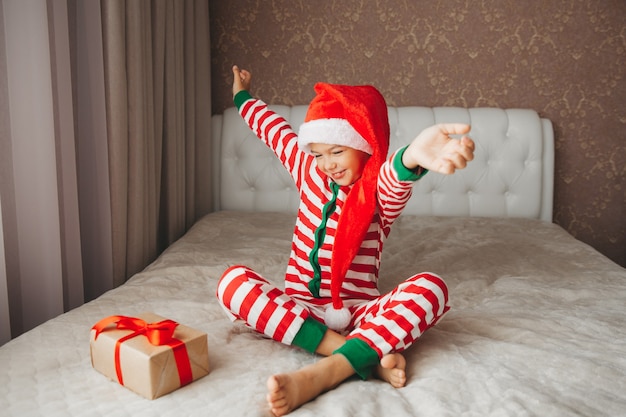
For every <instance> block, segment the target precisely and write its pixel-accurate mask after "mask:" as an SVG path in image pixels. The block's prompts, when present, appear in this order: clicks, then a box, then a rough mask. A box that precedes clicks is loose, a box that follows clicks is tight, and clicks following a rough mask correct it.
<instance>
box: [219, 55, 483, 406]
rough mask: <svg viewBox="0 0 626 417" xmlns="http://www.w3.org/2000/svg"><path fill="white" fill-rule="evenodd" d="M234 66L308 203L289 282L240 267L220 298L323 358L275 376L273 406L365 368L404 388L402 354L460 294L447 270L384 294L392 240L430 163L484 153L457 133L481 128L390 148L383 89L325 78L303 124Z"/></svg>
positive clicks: (238, 96)
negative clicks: (452, 295) (264, 97)
mask: <svg viewBox="0 0 626 417" xmlns="http://www.w3.org/2000/svg"><path fill="white" fill-rule="evenodd" d="M233 76H234V81H233V97H234V102H235V105H236V106H237V107H238V109H239V112H240V113H241V115H242V117H243V118H244V120H245V121H246V122H247V123H248V125H249V126H250V128H251V129H252V130H253V131H254V132H255V133H256V134H257V136H259V138H260V139H261V140H262V141H264V142H265V143H266V144H267V145H268V146H269V147H270V148H271V149H272V150H273V151H274V153H275V154H276V156H277V157H278V158H279V159H280V161H281V162H282V163H283V165H284V166H285V168H286V169H287V170H288V171H289V172H290V174H291V175H292V177H293V179H294V181H295V183H296V185H297V187H298V190H299V192H300V197H301V202H300V206H299V209H298V214H297V218H296V225H295V230H294V236H293V242H292V249H291V256H290V260H289V263H288V266H287V272H286V277H285V290H284V291H283V290H280V289H279V288H276V287H275V286H274V285H272V284H271V283H269V282H268V281H267V280H265V279H264V278H263V277H261V276H260V275H259V274H257V273H256V272H254V271H253V270H251V269H250V268H248V267H245V266H233V267H231V268H229V269H228V270H227V271H225V272H224V274H223V276H222V278H221V279H220V282H219V284H218V288H217V297H218V299H219V301H220V303H221V304H222V306H223V307H224V309H225V310H226V311H227V313H228V314H229V316H230V317H231V318H232V319H233V320H236V319H240V320H243V321H244V322H245V323H246V324H247V325H248V326H250V327H251V328H253V329H255V330H256V331H258V332H260V333H263V334H265V335H267V336H269V337H271V338H273V339H274V340H277V341H280V342H282V343H285V344H287V345H295V346H298V347H300V348H303V349H305V350H307V351H309V352H314V353H317V354H319V355H322V356H323V358H322V359H320V360H319V361H318V362H316V363H314V364H312V365H308V366H306V367H304V368H302V369H300V370H297V371H295V372H291V373H287V374H278V375H273V376H271V377H270V378H269V379H268V381H267V389H268V394H267V401H268V404H269V407H270V409H271V411H272V413H273V414H274V415H276V416H282V415H285V414H287V413H289V412H291V411H292V410H294V409H295V408H297V407H299V406H300V405H302V404H304V403H306V402H308V401H310V400H312V399H314V398H315V397H317V396H318V395H319V394H321V393H323V392H324V391H327V390H329V389H331V388H333V387H335V386H337V385H338V384H340V383H341V382H342V381H344V380H345V379H347V378H349V377H351V376H352V375H354V374H357V375H358V376H359V377H361V378H362V379H366V378H367V377H368V376H370V375H371V374H372V373H373V374H374V375H375V376H377V377H378V378H380V379H382V380H384V381H387V382H389V383H390V384H391V385H392V386H394V387H402V386H404V385H405V383H406V375H405V368H406V361H405V358H404V356H403V355H402V354H401V353H400V352H402V351H403V350H405V349H406V348H408V347H409V346H410V345H411V344H412V343H413V342H415V341H416V340H417V339H418V338H419V337H420V335H421V334H422V333H423V332H424V331H426V330H427V329H428V328H429V327H431V326H433V325H434V324H435V323H436V322H437V320H439V318H440V317H441V316H442V315H443V314H444V313H445V312H446V311H447V310H448V308H449V307H448V293H447V287H446V285H445V283H444V282H443V281H442V280H441V278H439V277H438V276H436V275H434V274H431V273H421V274H417V275H415V276H413V277H411V278H409V279H408V280H406V281H404V282H403V283H401V284H400V285H399V286H398V287H396V288H395V289H394V290H393V291H391V292H390V293H388V294H386V295H382V296H381V295H380V294H379V292H378V289H377V281H378V271H379V266H380V256H381V251H382V246H383V242H384V240H385V239H386V237H387V236H388V234H389V232H390V229H391V225H392V224H393V222H394V220H395V219H396V218H397V217H398V216H399V215H400V213H401V212H402V209H403V208H404V207H405V205H406V203H407V201H408V199H409V197H410V195H411V189H412V185H413V183H414V181H417V180H418V179H419V178H420V177H422V176H423V175H425V174H426V173H427V172H428V170H431V171H437V172H440V173H444V174H451V173H453V172H454V171H455V170H456V169H461V168H464V167H465V165H466V164H467V162H468V161H470V160H472V159H473V152H474V142H473V141H472V140H471V139H470V138H468V137H466V136H464V137H463V138H462V139H461V140H454V139H452V138H450V136H449V135H451V134H465V133H468V132H469V129H470V126H469V125H465V124H443V125H436V126H432V127H430V128H428V129H425V130H424V131H423V132H421V133H420V134H419V135H418V136H417V137H416V138H415V139H414V140H413V142H412V143H411V144H410V145H409V146H407V147H404V148H402V149H399V150H397V151H396V152H394V153H393V154H392V155H391V156H390V157H389V158H387V150H388V146H389V121H388V118H387V105H386V103H385V101H384V99H383V97H382V95H381V94H380V93H379V92H378V91H377V90H376V89H375V88H374V87H371V86H345V85H332V84H325V83H318V84H316V86H315V91H316V93H317V95H316V97H315V98H314V99H313V100H312V101H311V103H310V106H309V109H308V111H307V115H306V118H305V123H304V124H303V125H302V126H301V128H300V131H299V134H296V133H295V132H294V131H293V130H292V129H291V127H290V126H289V124H288V123H287V122H286V121H285V120H284V119H283V118H282V117H280V116H279V115H277V114H275V113H274V112H272V111H271V110H269V109H268V108H267V106H266V105H265V103H263V102H262V101H260V100H258V99H254V98H253V97H252V96H251V95H250V93H249V92H248V91H249V89H250V85H251V74H250V73H249V72H248V71H246V70H240V69H239V68H238V67H237V66H234V67H233Z"/></svg>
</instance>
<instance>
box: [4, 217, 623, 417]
mask: <svg viewBox="0 0 626 417" xmlns="http://www.w3.org/2000/svg"><path fill="white" fill-rule="evenodd" d="M292 228H293V218H291V217H290V216H288V215H284V214H276V213H240V212H217V213H213V214H210V215H208V216H206V217H205V218H203V219H202V220H200V221H199V222H198V223H197V224H196V225H195V226H194V227H193V228H192V229H191V230H190V231H189V232H188V233H187V234H186V235H185V236H184V237H183V238H181V239H180V240H179V241H178V242H176V243H175V244H174V245H172V246H171V247H170V248H169V249H168V250H167V251H166V252H164V253H163V254H162V255H161V256H160V257H159V258H158V259H157V260H156V261H155V262H153V263H152V264H151V265H150V266H149V267H147V268H146V269H145V270H144V271H143V272H141V273H139V274H137V275H135V276H134V277H133V278H132V279H130V280H129V281H128V282H127V283H126V284H124V285H122V286H121V287H118V288H116V289H114V290H111V291H109V292H107V293H106V294H104V295H102V296H101V297H99V298H98V299H97V300H94V301H92V302H89V303H87V304H85V305H83V306H81V307H79V308H77V309H75V310H72V311H70V312H68V313H65V314H63V315H61V316H59V317H57V318H55V319H53V320H50V321H48V322H46V323H44V324H43V325H40V326H39V327H37V328H35V329H33V330H31V331H30V332H28V333H26V334H24V335H22V336H20V337H18V338H16V339H14V340H12V341H10V342H9V343H7V344H6V345H4V346H3V347H1V348H0V370H1V371H0V410H3V411H2V412H0V413H2V415H9V416H30V415H42V416H44V415H45V416H68V415H70V416H127V415H128V416H154V415H160V416H181V415H188V416H195V415H198V416H200V415H202V416H206V415H209V416H229V417H230V416H267V415H269V412H268V410H267V407H266V405H265V400H264V397H265V381H266V379H267V377H268V376H269V375H270V374H273V373H277V372H284V371H289V370H294V369H297V368H299V367H301V366H303V365H305V364H308V363H312V362H314V361H316V360H318V358H317V357H316V356H315V355H311V354H308V353H305V352H303V351H301V350H298V349H296V348H291V347H287V346H283V345H280V344H278V343H275V342H272V341H270V340H267V339H265V338H264V337H262V336H260V335H257V334H256V333H254V332H252V331H250V330H249V329H247V328H246V327H244V326H243V325H241V324H233V323H231V322H230V321H229V319H228V318H227V316H226V314H225V313H224V311H223V310H222V309H221V307H220V306H219V304H218V303H217V300H216V298H215V295H214V294H215V289H216V283H217V280H218V279H219V277H220V276H221V274H222V272H223V271H224V270H225V269H226V268H227V267H228V266H231V265H234V264H245V265H248V266H250V267H252V268H254V269H255V270H257V271H258V272H260V273H262V274H263V275H264V276H265V277H267V278H268V279H270V280H273V281H275V282H276V283H277V284H280V282H281V281H282V277H283V274H284V271H285V266H286V262H287V259H288V254H289V248H290V238H291V233H292ZM422 271H431V272H435V273H437V274H439V275H441V276H442V277H443V278H444V279H445V280H446V282H447V284H448V286H449V288H450V299H451V311H450V312H449V313H448V314H447V315H446V316H445V317H444V318H443V319H442V320H441V321H440V322H439V323H438V325H437V326H435V327H434V328H432V329H431V330H429V331H428V332H426V334H424V336H423V337H422V338H421V339H420V340H419V341H418V342H417V343H416V344H415V345H414V346H413V347H412V348H411V349H410V350H409V351H408V352H406V357H407V361H408V364H409V365H408V369H407V373H408V378H409V380H408V384H407V386H406V387H404V388H401V389H394V388H392V387H390V386H389V385H388V384H386V383H383V382H381V381H377V380H368V381H360V380H358V379H356V378H354V379H350V380H348V381H347V382H345V383H344V384H342V385H340V386H339V387H338V388H336V389H335V390H333V391H330V392H328V393H325V394H323V395H322V396H320V397H318V398H317V399H316V400H314V401H312V402H310V403H308V404H305V405H304V406H302V407H300V408H299V409H297V410H295V411H294V412H293V413H292V414H291V415H293V416H314V415H315V416H319V415H328V416H346V417H347V416H357V415H358V416H383V415H389V416H429V417H432V416H511V415H515V416H559V417H562V416H619V415H626V328H625V326H624V302H625V301H626V270H624V268H621V267H620V266H618V265H616V264H615V263H613V262H611V261H610V260H608V259H607V258H605V257H604V256H602V255H601V254H599V253H598V252H597V251H595V250H593V249H592V248H591V247H589V246H587V245H585V244H583V243H581V242H579V241H577V240H575V239H574V238H573V237H571V236H570V235H568V234H567V233H566V232H565V231H564V230H563V229H561V228H560V227H558V226H556V225H554V224H549V223H545V222H541V221H538V220H529V219H510V218H509V219H499V218H459V217H413V216H403V217H401V218H400V219H399V220H398V223H397V224H396V225H395V226H394V229H393V231H392V233H391V236H390V238H389V240H388V242H387V243H386V246H385V252H384V255H383V261H382V267H381V281H380V288H381V291H388V290H390V289H391V288H393V287H394V286H395V285H396V284H397V283H398V282H399V281H401V280H403V279H405V278H407V277H409V276H411V275H413V274H415V273H417V272H422ZM144 311H152V312H155V313H157V314H159V315H161V316H164V317H168V318H171V319H173V320H176V321H178V322H180V323H182V324H185V325H187V326H191V327H194V328H197V329H199V330H202V331H205V332H206V333H207V334H208V341H209V363H210V367H211V369H210V373H209V375H207V376H206V377H204V378H202V379H199V380H197V381H195V382H193V383H192V384H190V385H188V386H185V387H183V388H181V389H179V390H177V391H175V392H173V393H171V394H168V395H166V396H164V397H161V398H158V399H156V400H152V401H150V400H146V399H143V398H142V397H140V396H138V395H136V394H134V393H132V392H131V391H129V390H127V389H125V388H124V387H121V386H119V385H118V384H117V383H115V382H111V381H109V380H108V379H106V377H104V376H103V375H101V374H99V373H98V372H96V371H95V370H93V369H92V367H91V363H90V359H89V331H90V328H91V326H92V325H93V324H94V323H96V322H97V321H98V320H100V319H101V318H103V317H106V316H109V315H113V314H121V315H131V316H132V315H135V314H139V313H141V312H144Z"/></svg>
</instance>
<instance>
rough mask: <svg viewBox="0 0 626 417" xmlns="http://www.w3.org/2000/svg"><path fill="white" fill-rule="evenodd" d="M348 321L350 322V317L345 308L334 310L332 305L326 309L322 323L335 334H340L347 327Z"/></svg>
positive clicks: (348, 311)
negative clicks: (335, 332)
mask: <svg viewBox="0 0 626 417" xmlns="http://www.w3.org/2000/svg"><path fill="white" fill-rule="evenodd" d="M350 320H352V315H351V314H350V310H348V309H347V308H345V307H343V308H340V309H336V308H335V307H333V306H332V305H330V306H328V307H326V311H325V312H324V322H325V323H326V325H327V326H328V327H329V328H331V329H333V330H335V331H337V332H342V331H344V330H345V329H346V327H348V325H349V324H350Z"/></svg>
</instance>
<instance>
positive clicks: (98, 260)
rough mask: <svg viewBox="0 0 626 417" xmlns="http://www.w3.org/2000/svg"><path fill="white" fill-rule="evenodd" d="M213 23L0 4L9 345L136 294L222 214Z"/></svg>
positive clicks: (131, 7)
mask: <svg viewBox="0 0 626 417" xmlns="http://www.w3.org/2000/svg"><path fill="white" fill-rule="evenodd" d="M208 13H209V12H208V2H207V1H206V0H204V1H200V0H182V1H181V0H154V1H142V0H129V1H122V0H102V1H88V2H87V1H80V0H47V1H46V2H41V1H23V0H0V121H1V123H0V174H1V178H0V202H1V204H0V208H1V211H0V215H1V216H2V217H1V219H2V227H1V228H0V231H1V232H2V244H0V251H2V252H3V253H2V255H3V256H0V261H3V262H0V326H3V327H2V328H0V344H1V343H3V342H4V341H6V338H7V336H6V335H7V334H10V335H12V336H13V337H15V336H17V335H18V334H20V333H22V332H23V331H27V330H29V329H30V328H32V327H34V326H36V325H37V324H39V323H41V322H43V321H45V320H47V319H49V318H51V317H54V316H55V315H58V314H60V313H62V312H63V311H67V310H69V309H71V308H74V307H76V306H78V305H80V304H82V303H83V302H84V301H87V300H90V299H93V298H95V297H97V296H99V295H100V294H102V293H103V292H104V291H106V290H108V289H110V288H113V287H115V286H118V285H121V284H123V283H124V282H125V281H126V279H128V278H129V277H130V276H132V275H133V274H134V273H136V272H138V271H140V270H141V269H143V268H144V267H145V266H146V265H147V264H148V263H150V262H151V261H152V260H154V259H155V258H156V257H157V256H158V254H159V253H160V252H161V251H162V250H163V249H164V248H165V247H167V246H168V245H169V244H170V243H172V242H173V241H174V240H176V239H177V238H179V237H180V236H181V235H182V234H183V233H184V232H185V231H186V230H187V229H188V228H189V227H190V226H191V225H192V224H193V223H194V222H195V221H196V220H197V219H198V218H199V217H201V216H202V215H204V214H205V213H208V212H209V211H210V208H211V207H212V201H211V197H210V196H211V190H210V185H211V179H210V168H211V167H210V160H211V158H210V147H209V139H210V137H209V136H210V120H211V106H210V97H211V91H210V78H211V77H210V59H209V58H210V57H209V55H210V43H209V14H208ZM34 28H36V29H34ZM21 48H29V50H30V51H31V52H32V53H30V54H22V53H20V50H22V49H21ZM115 313H116V312H111V314H115ZM7 315H8V317H7ZM9 323H10V327H11V329H10V332H9V331H7V329H6V326H8V324H9Z"/></svg>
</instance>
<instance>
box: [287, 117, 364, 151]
mask: <svg viewBox="0 0 626 417" xmlns="http://www.w3.org/2000/svg"><path fill="white" fill-rule="evenodd" d="M311 143H324V144H327V145H341V146H348V147H350V148H354V149H358V150H359V151H363V152H365V153H368V154H370V155H371V154H372V153H373V152H374V151H373V150H372V146H371V145H370V144H369V143H367V141H366V140H365V139H364V138H363V136H361V135H360V134H359V132H357V131H356V130H355V129H354V128H353V127H352V125H351V124H350V123H348V121H347V120H345V119H315V120H310V121H308V122H306V123H304V124H302V126H300V132H299V133H298V146H299V147H300V149H302V150H303V151H304V152H306V153H311Z"/></svg>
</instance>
